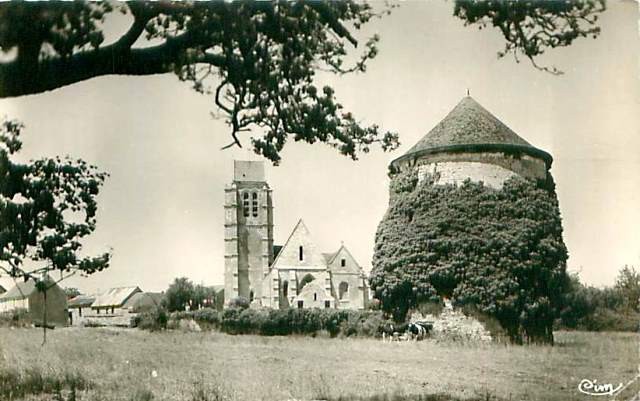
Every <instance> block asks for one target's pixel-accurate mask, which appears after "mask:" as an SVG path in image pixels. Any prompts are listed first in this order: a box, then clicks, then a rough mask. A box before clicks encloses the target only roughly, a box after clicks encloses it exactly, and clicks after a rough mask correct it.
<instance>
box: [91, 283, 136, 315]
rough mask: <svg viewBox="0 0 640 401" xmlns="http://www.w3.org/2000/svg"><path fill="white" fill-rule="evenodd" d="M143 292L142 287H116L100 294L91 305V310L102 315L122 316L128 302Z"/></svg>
mask: <svg viewBox="0 0 640 401" xmlns="http://www.w3.org/2000/svg"><path fill="white" fill-rule="evenodd" d="M140 292H142V290H141V289H140V287H115V288H109V289H108V290H106V291H104V292H102V293H101V294H99V295H98V296H97V297H96V299H95V301H94V302H93V303H92V304H91V310H92V311H94V312H96V313H97V314H100V313H101V312H104V313H105V314H111V315H116V314H122V313H124V312H125V311H124V310H123V309H124V307H125V304H126V303H127V301H128V300H129V299H130V298H131V297H133V296H134V295H135V294H137V293H140Z"/></svg>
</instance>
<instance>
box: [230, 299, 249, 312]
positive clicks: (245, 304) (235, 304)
mask: <svg viewBox="0 0 640 401" xmlns="http://www.w3.org/2000/svg"><path fill="white" fill-rule="evenodd" d="M250 304H251V303H250V302H249V300H248V299H247V298H245V297H235V298H233V299H231V300H230V301H229V308H232V309H235V308H237V309H248V308H249V305H250Z"/></svg>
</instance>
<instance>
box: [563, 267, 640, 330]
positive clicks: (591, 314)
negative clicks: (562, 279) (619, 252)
mask: <svg viewBox="0 0 640 401" xmlns="http://www.w3.org/2000/svg"><path fill="white" fill-rule="evenodd" d="M634 270H635V269H634V268H633V267H629V266H624V267H623V268H622V269H621V270H620V272H619V273H618V278H617V280H616V284H615V285H614V286H612V287H603V288H597V287H593V286H588V285H585V284H583V283H581V282H580V279H579V277H578V275H577V274H573V275H571V282H570V285H569V291H568V292H567V294H566V297H565V298H566V299H565V302H564V304H565V306H564V308H563V310H562V312H561V314H560V320H559V321H558V324H559V325H560V327H562V328H568V329H579V330H591V331H637V330H638V322H639V321H640V310H638V309H637V304H636V307H635V308H634V306H633V303H634V302H636V303H637V302H638V297H639V296H640V294H638V282H637V280H638V276H637V273H634Z"/></svg>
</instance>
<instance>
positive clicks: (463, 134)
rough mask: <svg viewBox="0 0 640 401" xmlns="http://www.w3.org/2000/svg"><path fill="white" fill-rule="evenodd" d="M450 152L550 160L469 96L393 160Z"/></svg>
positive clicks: (549, 162)
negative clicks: (497, 153) (511, 154)
mask: <svg viewBox="0 0 640 401" xmlns="http://www.w3.org/2000/svg"><path fill="white" fill-rule="evenodd" d="M452 151H505V152H521V153H527V154H530V155H531V156H534V157H537V158H540V159H543V160H544V161H545V162H546V163H547V164H548V165H550V164H551V161H552V158H551V155H549V154H548V153H547V152H545V151H543V150H540V149H537V148H536V147H534V146H532V145H531V144H530V143H529V142H527V141H525V140H524V139H522V138H521V137H520V136H518V134H516V133H515V132H513V131H512V130H511V128H509V127H507V126H506V125H504V124H503V123H502V122H501V121H500V120H498V119H497V118H496V117H495V116H494V115H493V114H491V113H490V112H489V111H487V109H485V108H484V107H482V106H481V105H480V104H479V103H478V102H476V101H475V100H474V99H473V98H472V97H471V96H466V97H464V98H463V99H462V100H461V101H460V103H458V105H457V106H456V107H454V108H453V110H451V112H449V114H447V116H446V117H445V118H444V119H443V120H442V121H440V122H439V123H438V125H436V126H435V127H434V128H433V129H432V130H431V131H429V133H427V134H426V135H425V136H424V137H423V138H422V139H420V140H419V141H418V143H416V144H415V145H414V146H413V147H412V148H411V149H409V150H408V151H407V152H406V153H405V154H404V155H403V156H401V157H399V158H398V159H396V160H394V162H396V161H400V160H404V159H406V158H410V157H414V156H420V155H424V154H431V153H441V152H452Z"/></svg>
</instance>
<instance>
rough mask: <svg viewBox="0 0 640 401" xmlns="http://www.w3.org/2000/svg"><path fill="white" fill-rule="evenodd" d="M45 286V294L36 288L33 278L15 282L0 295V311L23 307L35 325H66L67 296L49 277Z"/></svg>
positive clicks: (67, 320) (67, 317)
mask: <svg viewBox="0 0 640 401" xmlns="http://www.w3.org/2000/svg"><path fill="white" fill-rule="evenodd" d="M47 287H48V288H47V291H46V294H45V293H42V292H40V291H38V290H37V289H36V283H35V281H33V280H28V281H25V282H18V283H16V285H15V286H14V287H13V288H11V289H10V290H9V291H7V292H5V293H4V294H2V295H0V312H12V311H15V310H17V309H25V310H27V311H28V312H29V316H30V317H31V320H32V321H33V323H35V324H36V325H43V324H46V325H47V326H66V325H68V322H69V315H68V309H67V296H66V294H65V293H64V290H63V289H62V288H60V286H58V285H57V284H56V283H55V282H54V281H53V280H51V279H48V280H47ZM45 295H46V304H45ZM45 318H46V319H45ZM45 320H46V321H45Z"/></svg>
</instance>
